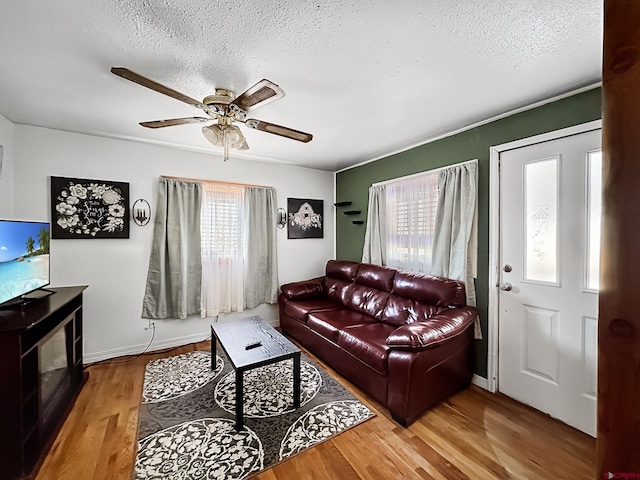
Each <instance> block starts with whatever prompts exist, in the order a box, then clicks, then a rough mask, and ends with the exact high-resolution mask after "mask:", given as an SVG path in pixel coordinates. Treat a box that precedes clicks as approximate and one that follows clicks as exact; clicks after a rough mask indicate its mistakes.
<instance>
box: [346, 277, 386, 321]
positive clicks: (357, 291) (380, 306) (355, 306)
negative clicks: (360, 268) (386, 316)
mask: <svg viewBox="0 0 640 480" xmlns="http://www.w3.org/2000/svg"><path fill="white" fill-rule="evenodd" d="M343 300H344V302H343V304H344V306H345V307H347V308H350V309H352V310H355V311H356V312H361V313H364V314H367V315H370V316H372V317H373V318H377V319H378V320H380V319H381V317H382V312H383V310H384V307H386V305H387V301H388V300H389V292H385V291H384V290H378V289H377V288H372V287H368V286H366V285H360V284H359V283H352V284H351V285H349V286H348V287H347V288H346V289H345V295H344V298H343Z"/></svg>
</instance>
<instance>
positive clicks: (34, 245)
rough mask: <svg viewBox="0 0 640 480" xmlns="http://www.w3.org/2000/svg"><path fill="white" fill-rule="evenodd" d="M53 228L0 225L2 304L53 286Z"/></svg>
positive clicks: (31, 223)
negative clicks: (50, 258) (50, 246)
mask: <svg viewBox="0 0 640 480" xmlns="http://www.w3.org/2000/svg"><path fill="white" fill-rule="evenodd" d="M49 235H50V234H49V225H48V224H46V223H36V222H0V303H3V302H6V301H7V300H11V299H12V298H15V297H19V296H20V295H23V294H25V293H28V292H31V291H33V290H36V289H38V288H40V287H43V286H45V285H47V284H48V283H49V239H50V236H49Z"/></svg>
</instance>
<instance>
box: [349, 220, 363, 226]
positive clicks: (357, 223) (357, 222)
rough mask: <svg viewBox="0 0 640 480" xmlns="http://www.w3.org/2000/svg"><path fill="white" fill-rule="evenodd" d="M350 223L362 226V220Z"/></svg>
mask: <svg viewBox="0 0 640 480" xmlns="http://www.w3.org/2000/svg"><path fill="white" fill-rule="evenodd" d="M351 223H353V224H355V225H362V224H363V223H364V220H351Z"/></svg>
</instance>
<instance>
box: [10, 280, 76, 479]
mask: <svg viewBox="0 0 640 480" xmlns="http://www.w3.org/2000/svg"><path fill="white" fill-rule="evenodd" d="M85 288H87V287H85V286H79V287H60V288H51V289H50V290H51V291H53V292H55V293H54V294H53V295H50V296H47V297H44V298H41V299H38V300H34V301H32V302H30V303H27V304H26V305H24V306H22V307H20V306H18V307H15V308H13V309H9V310H0V477H2V478H3V479H7V480H13V479H28V478H33V477H34V476H35V474H36V473H37V471H38V469H39V468H40V465H41V464H42V461H43V460H44V458H45V456H46V454H47V452H48V451H49V448H50V447H51V444H52V443H53V440H54V439H55V436H56V434H57V432H58V430H59V428H60V427H61V426H62V423H63V422H64V420H65V418H66V416H67V414H68V413H69V411H70V410H71V406H72V405H73V402H74V401H75V399H76V397H77V395H78V393H79V392H80V389H81V388H82V385H83V384H84V382H85V381H86V376H87V374H85V373H83V364H82V292H83V291H84V290H85Z"/></svg>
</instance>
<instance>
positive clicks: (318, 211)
mask: <svg viewBox="0 0 640 480" xmlns="http://www.w3.org/2000/svg"><path fill="white" fill-rule="evenodd" d="M287 210H288V211H289V217H288V222H287V238H323V237H324V228H323V221H324V201H323V200H310V199H306V198H287Z"/></svg>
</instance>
